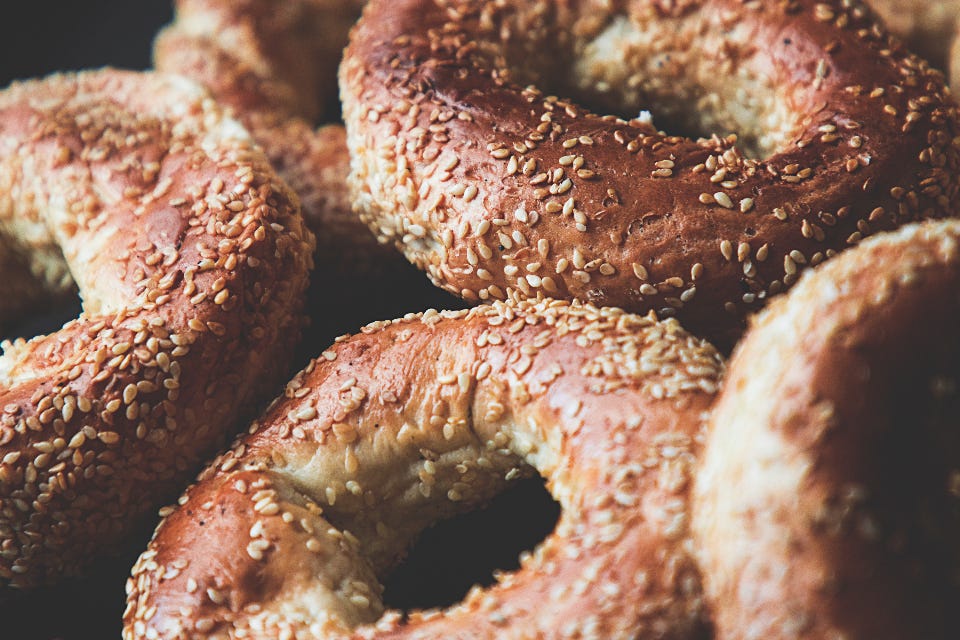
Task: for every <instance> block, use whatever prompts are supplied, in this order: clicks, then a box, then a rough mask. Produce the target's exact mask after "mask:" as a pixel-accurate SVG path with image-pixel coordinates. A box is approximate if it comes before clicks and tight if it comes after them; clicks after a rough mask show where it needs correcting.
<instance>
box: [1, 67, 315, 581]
mask: <svg viewBox="0 0 960 640" xmlns="http://www.w3.org/2000/svg"><path fill="white" fill-rule="evenodd" d="M0 193H2V194H3V199H2V200H0V238H2V239H3V241H4V242H11V241H12V242H14V243H15V245H16V243H18V242H19V239H20V238H24V239H26V241H27V243H29V244H31V245H33V246H36V247H41V248H45V247H54V248H57V250H58V251H60V252H61V255H62V258H60V260H61V263H62V265H63V267H64V269H67V268H68V269H69V271H70V273H72V275H73V277H74V279H75V280H76V283H77V286H78V288H79V291H80V295H81V297H82V299H83V305H84V310H83V313H82V314H81V315H80V317H79V318H78V319H76V320H74V321H72V322H70V323H68V324H67V325H66V326H64V327H63V329H62V330H60V331H58V332H57V333H54V334H52V335H49V336H43V337H38V338H36V339H34V340H32V341H30V342H24V341H22V340H18V341H16V342H14V343H9V342H7V343H5V344H4V353H3V355H2V356H0V586H4V585H13V586H16V587H27V586H33V585H37V584H39V583H46V582H52V581H54V580H56V579H57V578H58V577H60V576H63V575H70V574H75V573H77V572H79V571H80V570H81V568H82V567H83V566H84V565H86V564H89V563H90V562H91V559H92V556H93V555H94V554H96V553H97V552H98V551H102V550H104V549H106V548H109V547H110V546H111V545H114V544H116V543H117V542H118V540H119V539H120V538H121V537H122V536H123V535H124V534H125V533H127V532H129V531H130V530H131V529H132V528H134V527H136V526H138V525H139V524H141V523H142V522H143V517H144V516H145V514H147V513H150V512H152V511H153V510H154V509H155V507H156V505H157V504H158V503H159V502H160V501H162V500H166V499H168V497H169V495H170V493H171V492H172V491H173V490H174V489H175V488H178V487H179V486H181V484H182V483H183V482H184V480H185V479H186V478H188V477H189V474H191V473H192V472H193V469H194V468H195V465H196V464H197V463H198V462H199V461H200V460H202V459H203V458H204V457H205V456H208V455H209V454H210V453H211V451H212V450H214V449H215V447H217V446H219V445H221V444H222V443H223V441H224V440H225V438H226V435H227V430H228V429H229V428H230V426H231V425H232V423H233V422H234V421H235V420H237V419H238V417H240V416H241V415H242V413H241V411H242V410H244V409H249V408H250V405H252V403H254V402H256V401H258V400H260V399H262V397H263V394H264V393H265V392H269V390H270V389H271V384H273V383H274V382H276V381H277V379H278V377H279V376H280V375H284V374H286V373H287V371H286V367H287V366H289V362H290V357H291V352H292V350H293V346H294V342H295V341H296V339H297V337H298V336H299V333H300V327H301V324H302V321H303V320H302V316H301V313H300V307H301V305H302V300H301V298H302V295H303V291H304V289H305V288H306V284H307V273H308V269H309V268H310V260H311V253H312V249H313V239H312V236H311V235H310V233H309V232H308V231H307V230H306V229H305V228H304V226H303V221H302V218H301V216H300V215H299V210H298V208H297V206H296V201H295V196H294V195H293V194H292V192H290V190H289V188H288V187H286V186H285V185H284V184H283V182H282V181H281V180H280V179H279V178H278V177H277V176H276V174H275V173H274V172H273V170H272V169H271V168H270V167H269V165H268V163H267V161H266V158H264V156H263V154H262V153H260V152H259V151H257V150H255V149H254V147H253V143H252V141H251V140H250V138H249V135H248V134H247V133H246V131H245V130H244V129H243V128H242V127H240V125H239V124H237V123H236V122H235V121H234V120H231V119H228V118H226V117H225V116H224V115H223V113H222V112H221V111H220V109H219V108H218V107H216V105H215V104H214V103H213V101H212V100H210V99H209V97H208V95H207V94H206V93H205V92H204V91H203V90H202V89H201V88H200V87H199V86H197V85H194V84H193V83H190V82H187V81H186V80H183V79H181V78H178V77H173V76H171V77H166V76H160V75H150V74H136V73H129V72H121V71H112V70H104V71H100V72H94V73H83V74H78V75H63V76H53V77H50V78H48V79H45V80H42V81H33V82H26V83H21V84H14V85H12V86H11V87H10V88H8V89H7V90H5V91H3V92H2V93H0ZM21 248H22V247H21ZM0 251H6V246H4V249H2V250H0Z"/></svg>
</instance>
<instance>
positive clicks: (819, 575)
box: [694, 221, 960, 640]
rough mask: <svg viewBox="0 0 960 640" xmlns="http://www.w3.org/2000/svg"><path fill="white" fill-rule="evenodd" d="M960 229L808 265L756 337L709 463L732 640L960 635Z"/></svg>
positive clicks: (730, 391) (709, 498) (876, 243)
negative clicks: (959, 543)
mask: <svg viewBox="0 0 960 640" xmlns="http://www.w3.org/2000/svg"><path fill="white" fill-rule="evenodd" d="M958 291H960V223H958V222H955V221H949V222H936V223H934V222H928V223H924V224H922V225H910V226H908V227H904V228H903V229H901V230H899V231H896V232H893V233H889V234H882V235H880V236H878V237H876V238H874V239H870V240H868V241H866V242H864V243H863V244H862V245H861V246H860V247H858V248H857V249H853V250H851V251H849V252H847V253H845V254H843V255H841V256H839V257H838V258H837V259H836V260H833V261H830V262H829V263H827V264H825V265H823V266H822V267H819V268H818V269H816V270H814V271H812V272H811V273H810V275H809V276H806V277H805V278H803V279H802V280H801V281H800V283H798V284H797V286H796V287H795V288H794V289H793V290H792V291H791V292H790V293H789V294H788V295H786V296H785V297H784V298H783V299H782V300H779V301H777V302H776V303H774V304H772V305H771V306H770V308H769V310H768V311H766V312H765V313H763V314H762V315H761V316H760V317H759V318H758V320H757V321H756V322H755V323H754V325H753V326H752V327H751V329H750V331H749V333H748V335H747V337H746V338H745V339H744V341H743V342H742V343H740V345H739V346H738V348H737V350H736V352H735V355H734V357H733V359H732V361H731V364H730V371H729V376H728V378H727V380H726V382H725V385H724V389H723V391H722V392H721V394H720V396H719V398H718V401H717V404H716V407H715V409H714V412H713V415H712V417H711V420H710V431H709V434H708V436H707V441H706V445H705V451H704V456H703V462H702V464H701V466H700V468H699V469H698V471H697V477H696V489H695V503H694V532H695V535H696V539H697V542H698V544H697V549H698V551H699V555H700V560H701V570H702V572H703V575H704V581H705V587H706V592H707V595H708V599H709V601H710V606H711V608H712V611H713V614H714V619H715V623H716V627H717V638H718V639H731V640H733V639H736V640H753V639H759V638H763V639H764V640H777V639H794V638H877V639H880V638H883V639H887V638H889V639H891V640H892V639H902V638H929V639H940V638H942V639H946V638H956V637H957V636H958V633H960V617H958V614H957V610H956V603H957V602H958V599H960V584H958V578H957V576H958V575H960V573H958V568H960V551H958V548H957V544H956V541H957V539H958V536H960V491H958V487H960V484H958V483H960V472H958V469H960V432H958V430H957V424H958V419H960V392H958V390H960V365H958V363H960V333H958V331H957V318H958V317H960V296H958V293H957V292H958Z"/></svg>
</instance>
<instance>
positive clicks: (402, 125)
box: [340, 0, 960, 342]
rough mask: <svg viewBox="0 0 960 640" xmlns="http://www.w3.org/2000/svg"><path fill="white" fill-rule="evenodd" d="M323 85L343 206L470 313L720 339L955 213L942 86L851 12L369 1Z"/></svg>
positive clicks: (799, 7)
mask: <svg viewBox="0 0 960 640" xmlns="http://www.w3.org/2000/svg"><path fill="white" fill-rule="evenodd" d="M340 82H341V95H342V98H343V101H344V117H345V121H346V124H347V132H348V136H347V142H348V145H349V147H350V152H351V157H352V172H351V189H352V190H353V194H354V199H355V207H357V210H358V212H359V213H360V215H361V217H362V218H363V219H364V220H365V221H366V222H367V224H369V225H370V226H371V228H373V229H374V230H375V231H376V232H377V233H378V234H379V235H380V236H381V237H382V238H383V239H385V240H389V241H392V242H395V243H396V244H397V245H398V246H400V247H401V248H402V249H403V250H404V252H405V253H406V255H407V257H408V258H409V259H410V260H411V261H412V262H413V263H414V264H416V265H417V266H419V267H420V268H422V269H424V270H426V271H427V273H428V274H429V276H430V277H431V278H432V279H433V280H434V281H435V282H436V283H437V284H439V285H441V286H443V287H444V288H446V289H447V290H449V291H451V292H454V293H456V294H458V295H460V296H462V297H464V298H466V299H468V300H487V299H497V298H507V297H511V296H516V297H531V296H536V295H538V294H543V295H549V296H554V297H564V298H567V297H576V298H579V299H582V300H588V301H591V302H594V303H596V304H603V305H615V306H621V307H624V308H627V309H629V310H635V311H637V310H639V311H643V310H648V309H654V310H657V311H658V313H659V314H660V315H661V316H668V315H676V316H677V317H678V318H679V319H680V320H681V321H682V322H683V324H684V326H685V327H687V328H689V329H691V330H694V331H695V332H704V333H706V334H707V335H710V336H713V337H719V338H722V339H723V341H724V342H729V341H731V339H732V338H734V337H736V335H738V334H739V332H740V327H741V323H742V319H743V317H744V316H745V315H747V314H748V313H749V312H751V311H753V310H755V309H757V308H759V307H760V306H761V305H762V304H763V303H764V301H765V300H766V299H767V298H768V297H769V296H771V295H772V294H775V293H777V292H779V291H781V290H782V289H784V288H785V287H787V286H789V285H791V284H792V283H793V282H794V281H795V280H796V279H797V277H798V276H799V272H800V271H801V270H802V269H804V268H805V267H806V266H809V265H813V264H817V263H819V262H821V261H822V260H824V259H825V258H827V257H829V256H831V255H832V254H834V253H835V252H837V251H839V250H841V249H843V248H845V247H847V246H849V245H853V244H856V243H857V242H859V240H860V239H861V238H863V237H864V236H866V235H868V234H871V233H874V232H876V231H880V230H883V229H889V228H892V227H895V226H897V225H899V224H901V223H903V222H905V221H909V220H914V219H917V218H922V217H931V216H944V215H950V214H953V213H954V212H955V211H956V210H957V204H958V201H957V197H958V196H957V183H956V177H955V176H956V175H957V173H956V172H957V169H958V156H957V150H956V148H955V146H954V144H953V141H954V139H955V137H956V136H957V134H958V133H960V130H958V127H957V114H956V107H955V105H954V103H953V102H952V101H951V100H950V99H949V98H948V97H947V95H946V91H945V88H944V85H943V79H942V76H941V75H940V74H939V73H938V72H936V71H933V70H931V69H930V68H929V67H928V65H927V63H926V62H924V61H922V60H920V59H919V58H917V57H915V56H913V55H911V54H908V53H907V52H906V51H905V50H904V49H903V48H902V46H900V45H899V44H897V43H896V42H893V41H892V40H891V39H890V38H889V37H888V36H887V34H886V33H885V32H884V31H883V29H882V28H881V27H880V26H878V25H876V24H874V23H873V21H872V14H870V13H869V11H867V10H866V9H865V7H864V6H863V5H862V4H860V3H858V2H850V1H846V0H845V1H840V0H836V1H832V2H814V1H813V0H791V1H789V2H742V1H741V0H688V1H683V2H658V1H655V0H636V1H634V2H628V3H624V2H616V3H610V2H606V1H605V0H604V1H601V0H596V1H591V0H580V1H578V0H550V1H547V0H537V1H535V2H524V3H521V2H500V1H488V2H487V1H480V0H449V1H447V0H374V1H373V2H371V3H370V4H368V5H367V8H366V9H365V11H364V14H363V17H362V18H361V20H360V22H359V23H358V26H357V28H356V29H355V30H354V32H353V33H352V36H351V43H350V45H349V46H348V48H347V51H346V54H345V59H344V63H343V65H342V66H341V73H340ZM551 93H556V94H558V95H561V96H562V95H579V96H582V97H585V98H586V101H587V102H589V103H591V104H594V105H598V106H599V107H600V108H601V109H603V110H608V111H613V110H619V111H621V112H626V113H630V112H632V113H637V112H638V111H639V110H640V109H650V110H651V111H653V113H654V120H655V121H659V120H660V119H662V120H663V121H666V122H669V123H672V124H673V126H678V127H680V128H681V129H682V128H684V127H687V128H688V129H689V128H693V129H700V130H705V131H721V132H725V131H739V132H740V133H741V142H742V144H740V146H738V144H735V143H734V142H733V138H731V137H717V136H713V137H710V138H705V139H701V140H699V141H694V140H692V139H688V138H683V137H678V136H671V135H661V134H659V133H657V132H656V131H655V130H654V129H653V127H652V126H651V125H650V123H649V122H648V120H647V119H646V118H641V119H635V120H632V121H629V122H628V121H625V120H621V119H618V118H616V117H613V116H601V115H596V114H594V113H591V112H590V111H588V110H587V109H586V108H584V107H581V106H578V105H577V104H575V103H573V102H570V101H568V100H565V99H558V98H556V97H553V96H551V95H550V94H551ZM747 152H750V153H751V154H754V155H757V156H758V157H759V158H762V159H751V158H748V157H746V156H745V153H747Z"/></svg>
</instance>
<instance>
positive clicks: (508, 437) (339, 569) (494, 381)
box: [124, 301, 722, 640]
mask: <svg viewBox="0 0 960 640" xmlns="http://www.w3.org/2000/svg"><path fill="white" fill-rule="evenodd" d="M721 372H722V364H721V360H720V357H719V355H718V354H717V352H716V351H715V350H714V349H713V348H712V347H710V346H709V345H708V344H706V343H705V342H702V341H700V340H698V339H696V338H693V337H691V336H690V335H689V334H687V333H686V332H685V331H683V330H682V329H680V327H679V325H678V324H677V323H676V322H675V321H672V320H671V321H667V322H657V321H656V320H655V319H653V318H649V317H648V318H642V317H639V316H633V315H629V314H625V313H623V312H621V311H619V310H614V309H603V310H600V309H597V308H594V307H588V306H580V305H579V304H571V303H567V302H557V301H543V302H539V303H536V304H534V303H532V302H522V303H519V304H516V305H513V304H507V303H496V304H494V305H482V306H479V307H475V308H472V309H470V310H466V311H461V312H442V313H438V312H436V311H428V312H426V313H424V314H418V315H411V316H409V317H406V318H404V319H402V320H395V321H392V322H381V323H376V324H373V325H370V326H368V327H366V328H365V329H364V330H363V332H362V333H361V334H358V335H356V336H353V337H350V338H345V339H343V340H340V341H338V342H337V343H336V344H335V345H333V346H332V347H331V348H330V349H329V350H328V351H325V352H324V353H323V355H322V356H321V357H319V358H318V359H317V360H316V361H315V362H313V363H312V364H310V365H309V366H308V367H307V368H306V370H304V371H303V372H302V373H301V374H300V375H298V376H297V377H296V378H295V379H294V380H293V381H292V382H291V383H290V384H289V385H288V387H287V390H286V394H285V396H284V397H283V398H281V399H279V400H278V401H277V402H276V403H275V404H274V405H273V407H272V408H271V409H270V410H269V411H268V412H267V414H266V415H265V417H264V418H263V419H262V420H260V421H258V422H256V423H254V425H253V426H252V427H251V428H250V433H249V435H247V436H246V437H243V438H241V439H240V440H238V442H237V443H236V444H235V446H234V447H233V449H232V450H231V451H229V452H227V453H226V454H224V455H223V456H221V457H220V458H219V459H218V460H217V461H216V462H215V463H214V465H212V466H211V467H210V468H209V469H208V470H207V471H205V472H204V473H203V474H202V475H201V477H200V480H199V482H198V483H197V484H196V485H194V486H193V487H191V488H190V489H189V490H188V491H187V492H186V494H185V495H184V496H183V498H181V500H180V503H179V506H178V507H177V508H175V509H171V510H170V511H171V512H170V513H169V515H167V517H166V519H165V520H164V521H163V522H162V523H161V525H160V526H159V527H158V529H157V531H156V533H155V535H154V539H153V540H152V542H151V543H150V546H149V548H148V549H147V551H146V552H145V553H144V554H143V555H142V556H141V557H140V559H139V561H138V562H137V564H136V566H135V567H134V570H133V576H132V577H131V579H130V581H129V582H128V587H127V589H128V594H129V595H128V606H127V611H126V614H125V617H124V620H125V631H124V638H126V639H127V640H133V639H134V638H200V637H203V638H241V637H245V638H275V637H296V638H374V637H376V638H388V637H389V638H407V637H411V638H413V637H416V638H466V637H470V638H531V637H549V638H583V637H598V638H610V639H613V638H653V637H656V638H686V637H690V634H691V633H692V632H693V630H694V629H697V628H700V629H702V626H701V625H702V624H703V618H702V610H701V597H700V588H699V577H698V575H697V572H696V569H695V566H694V565H693V564H691V562H690V558H691V553H692V551H691V549H690V546H689V540H688V538H687V534H686V532H687V522H688V513H687V508H686V505H687V495H688V488H689V486H690V482H691V473H692V467H693V465H694V463H695V460H696V456H697V455H698V453H699V444H698V442H699V439H698V438H699V434H700V429H701V428H702V421H703V420H705V417H706V411H707V409H708V408H709V406H710V402H711V401H712V398H713V394H714V391H715V389H716V387H717V384H718V381H719V377H720V375H721ZM533 471H537V472H539V473H540V474H541V475H543V476H544V477H545V478H546V480H547V485H548V488H549V489H550V491H551V493H552V494H553V496H554V497H555V498H556V499H557V500H558V501H559V502H560V503H561V506H562V507H563V512H562V515H561V517H560V521H559V522H558V524H557V527H556V530H555V531H554V532H553V533H552V534H551V535H549V536H548V537H547V538H546V539H545V540H544V541H543V543H541V544H540V545H539V546H538V547H537V549H536V550H535V551H534V552H533V553H532V554H531V555H530V556H529V557H527V558H525V559H522V563H521V568H520V569H519V570H518V571H516V572H513V573H509V574H505V575H501V576H500V577H499V578H498V582H497V584H495V585H494V586H492V587H490V588H486V589H481V588H479V587H476V588H474V589H473V590H472V591H471V592H470V594H468V596H467V597H466V599H465V600H464V601H463V602H462V603H460V604H458V605H456V606H454V607H452V608H450V609H447V610H444V611H438V610H432V611H419V612H409V613H408V614H406V615H404V614H403V613H401V612H398V611H387V612H384V608H383V604H382V601H381V599H380V591H381V587H380V585H379V583H378V582H377V580H378V578H382V577H383V576H384V574H385V573H386V572H388V571H389V570H390V569H391V568H392V567H393V566H394V565H395V564H396V563H397V561H398V560H399V559H400V558H402V556H403V555H404V554H405V552H406V549H407V548H408V546H409V545H410V543H411V542H412V541H413V539H414V538H415V537H416V536H417V535H418V534H419V532H420V531H422V530H423V529H424V528H426V527H427V526H428V525H430V524H432V523H434V522H436V521H437V520H438V519H440V518H443V517H449V516H451V515H453V514H455V513H458V512H462V511H464V510H468V509H471V508H473V507H476V506H477V505H479V504H482V503H484V502H485V501H487V500H488V499H489V498H490V497H492V495H493V494H494V493H496V492H497V491H499V490H500V489H502V488H503V487H504V486H505V485H506V484H508V483H509V481H510V480H511V479H513V478H515V477H518V476H520V475H524V474H528V473H531V472H533ZM464 552H465V553H467V552H469V551H468V549H466V548H465V549H464Z"/></svg>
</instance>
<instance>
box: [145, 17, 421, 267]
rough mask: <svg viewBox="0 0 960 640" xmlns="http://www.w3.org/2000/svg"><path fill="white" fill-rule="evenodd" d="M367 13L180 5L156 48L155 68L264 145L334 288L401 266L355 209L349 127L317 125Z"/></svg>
mask: <svg viewBox="0 0 960 640" xmlns="http://www.w3.org/2000/svg"><path fill="white" fill-rule="evenodd" d="M363 4H364V3H363V1H361V0H294V1H290V0H284V1H279V0H242V1H240V2H236V1H233V0H229V1H224V0H178V1H177V3H176V19H175V21H174V22H173V23H172V24H171V25H169V26H168V27H167V28H165V29H164V30H163V31H161V32H160V34H159V35H158V36H157V39H156V43H155V46H154V61H155V64H156V67H157V68H158V69H160V70H161V71H165V72H171V73H180V74H183V75H186V76H187V77H189V78H191V79H193V80H195V81H197V82H199V83H200V84H202V85H204V86H206V87H208V88H209V89H210V91H211V93H212V94H213V95H214V97H215V98H217V100H219V101H220V102H222V103H223V104H226V105H228V106H230V107H232V108H233V110H234V113H235V114H236V115H237V117H238V118H239V119H240V120H241V121H242V122H243V123H244V125H245V126H246V127H247V128H248V129H249V130H250V132H251V134H252V135H253V137H254V139H255V140H257V142H258V143H260V144H261V145H262V146H263V148H264V151H265V152H266V153H267V156H268V157H269V158H270V161H271V163H272V164H273V165H274V167H276V169H277V171H278V172H279V173H280V175H281V176H283V178H284V179H285V180H286V181H287V183H288V184H289V185H290V186H291V187H292V188H293V190H294V191H296V192H297V194H298V195H299V196H300V199H301V203H302V206H303V211H304V216H305V218H306V219H307V224H308V225H309V227H310V228H311V230H313V231H314V233H315V235H316V237H317V243H318V247H317V248H318V250H317V262H318V265H317V277H318V278H327V279H329V280H330V281H331V282H336V281H337V280H342V279H343V278H344V277H345V276H349V277H350V278H364V279H374V278H377V277H383V276H387V275H390V274H392V273H396V271H397V265H398V264H400V263H402V262H403V260H402V258H401V257H400V256H398V255H397V252H396V251H395V250H394V249H393V248H392V247H389V246H384V245H381V244H380V243H378V242H377V239H376V237H375V236H373V235H372V234H371V233H370V231H369V230H368V229H367V228H366V226H365V225H364V224H363V223H361V222H360V221H359V220H358V219H357V217H356V216H355V215H354V214H353V212H352V210H351V203H350V199H349V195H348V193H347V188H346V177H347V173H348V171H349V156H348V154H347V148H346V140H345V134H344V131H343V128H342V127H341V126H338V125H328V126H325V127H321V128H320V129H318V130H315V128H314V126H313V125H312V124H311V123H312V122H315V121H316V120H317V119H318V118H320V117H321V116H322V115H323V114H325V113H326V114H328V115H329V112H330V110H331V109H330V108H329V107H327V108H325V104H326V103H328V102H329V101H330V99H331V98H332V99H334V100H335V99H336V97H337V86H336V68H337V65H338V64H339V61H340V58H341V54H342V51H343V47H344V46H345V45H346V43H347V32H348V30H349V28H350V26H351V25H352V24H353V22H354V21H355V20H356V18H357V16H358V15H359V13H360V9H361V7H362V6H363ZM401 269H402V268H401ZM327 284H328V286H329V284H330V283H327Z"/></svg>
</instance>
